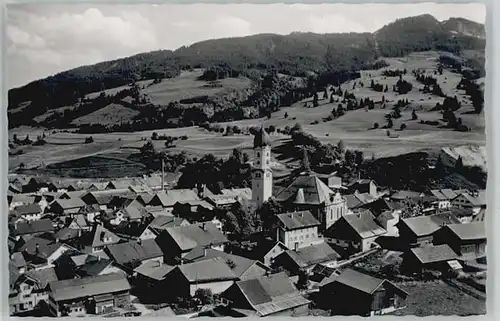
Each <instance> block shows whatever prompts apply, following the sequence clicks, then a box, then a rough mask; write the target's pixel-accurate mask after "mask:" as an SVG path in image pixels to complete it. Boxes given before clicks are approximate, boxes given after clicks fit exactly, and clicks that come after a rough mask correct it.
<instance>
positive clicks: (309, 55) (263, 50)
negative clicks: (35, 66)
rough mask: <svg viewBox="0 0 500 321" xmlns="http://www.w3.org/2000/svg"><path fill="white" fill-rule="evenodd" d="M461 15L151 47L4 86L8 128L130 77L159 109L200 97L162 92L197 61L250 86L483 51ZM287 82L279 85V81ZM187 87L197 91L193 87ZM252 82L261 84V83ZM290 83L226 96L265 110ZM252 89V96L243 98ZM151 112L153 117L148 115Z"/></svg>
mask: <svg viewBox="0 0 500 321" xmlns="http://www.w3.org/2000/svg"><path fill="white" fill-rule="evenodd" d="M466 22H467V20H464V19H461V20H460V19H458V20H457V19H455V20H452V19H450V20H448V21H445V22H443V23H441V22H439V21H438V20H436V19H435V18H434V17H432V16H430V15H422V16H416V17H410V18H405V19H400V20H397V21H395V22H393V23H391V24H388V25H386V26H384V27H383V28H381V29H380V30H378V31H376V32H375V33H373V34H370V33H345V34H314V33H301V32H294V33H292V34H289V35H286V36H283V35H275V34H259V35H253V36H247V37H238V38H225V39H215V40H207V41H202V42H198V43H195V44H193V45H191V46H187V47H181V48H179V49H177V50H175V51H169V50H162V51H154V52H149V53H143V54H139V55H135V56H132V57H127V58H123V59H117V60H114V61H108V62H102V63H99V64H96V65H92V66H83V67H79V68H76V69H73V70H69V71H66V72H62V73H60V74H57V75H55V76H51V77H48V78H45V79H41V80H37V81H34V82H32V83H30V84H27V85H26V86H23V87H20V88H15V89H11V90H9V93H8V96H9V105H8V110H9V128H14V127H17V126H20V125H32V126H37V125H40V124H39V123H36V122H33V121H32V119H34V118H36V119H44V117H43V115H44V114H45V113H47V112H50V111H51V110H54V109H57V108H61V107H63V106H73V105H76V104H79V101H80V102H81V101H82V99H83V98H84V97H85V100H88V99H95V97H96V96H97V95H99V94H100V92H103V91H105V92H106V94H107V95H110V94H112V95H115V94H116V93H118V92H119V91H120V90H128V89H130V86H128V84H130V83H131V82H135V83H137V84H138V85H139V86H140V87H141V86H142V87H144V88H143V89H144V90H143V91H142V92H141V94H142V95H150V97H148V98H145V100H147V99H150V100H149V101H150V103H151V104H150V107H151V108H152V109H155V110H160V109H165V108H166V107H167V106H168V105H169V104H170V103H175V102H176V101H179V100H181V99H183V100H185V99H191V98H197V97H199V96H200V95H199V92H201V96H205V95H206V94H205V93H204V92H203V90H200V89H199V88H201V87H202V86H203V84H202V83H200V84H194V83H193V84H191V85H190V87H189V88H186V91H185V92H184V93H179V90H177V92H176V93H174V94H173V95H170V94H169V90H170V88H166V87H167V86H166V85H165V84H168V83H169V81H168V78H175V77H177V78H175V80H174V81H173V82H172V83H175V82H177V80H178V79H181V78H178V76H179V75H180V73H181V70H191V69H192V68H198V67H203V68H210V67H211V66H223V68H225V70H226V71H227V72H228V73H231V74H232V73H234V72H236V73H238V74H241V75H242V76H247V77H248V78H250V79H252V80H253V81H254V82H257V83H256V84H255V85H261V84H260V81H261V80H262V73H263V72H266V71H269V70H271V69H272V70H276V71H278V72H280V73H281V74H286V75H291V76H306V75H308V74H310V73H311V72H313V73H316V74H318V75H320V76H321V75H322V74H325V73H326V74H329V75H328V77H327V78H328V79H330V81H328V80H326V81H323V83H325V84H328V83H336V82H344V81H345V80H349V79H351V78H352V76H348V77H344V78H342V77H340V78H342V79H340V78H339V77H338V76H335V77H334V78H332V77H330V76H331V75H332V74H339V73H340V72H343V71H349V72H351V71H358V70H363V69H371V68H373V67H374V64H375V63H376V62H377V60H378V59H379V58H380V57H399V56H403V55H406V54H409V53H411V52H415V51H425V50H433V49H436V50H445V51H450V52H453V53H454V54H457V55H458V54H460V53H461V52H468V54H469V55H472V54H476V52H477V51H478V50H479V51H481V50H484V45H485V41H484V39H481V38H478V37H476V36H474V35H475V34H477V33H478V32H479V31H477V32H476V31H474V32H473V30H476V29H478V28H475V27H474V28H473V27H469V25H470V26H474V23H472V22H471V23H470V24H468V23H466ZM478 30H479V29H478ZM483 56H484V54H483ZM472 60H473V63H470V65H473V66H477V65H478V64H477V63H476V62H477V61H478V62H479V63H481V62H482V61H484V59H483V60H481V57H479V58H476V57H474V59H472ZM354 77H355V76H354ZM229 78H230V79H231V81H226V80H220V81H226V83H225V84H222V86H223V87H224V86H226V87H229V88H231V89H233V90H229V91H226V90H224V91H223V93H224V94H222V96H224V95H225V94H226V93H227V94H229V95H231V96H233V97H230V100H231V101H232V100H234V93H235V91H238V90H245V91H246V90H247V89H248V88H249V85H246V84H243V83H241V81H239V80H237V79H238V77H233V76H230V77H229ZM332 79H337V80H336V81H334V80H332ZM157 80H162V83H160V84H153V86H152V87H148V86H150V85H151V82H152V81H157ZM245 81H246V80H245ZM325 84H324V85H325ZM309 85H310V84H308V88H307V90H308V91H309V93H310V92H311V89H312V88H311V87H309ZM324 85H323V86H324ZM217 86H218V85H217ZM287 86H288V85H286V84H282V85H281V86H280V87H282V88H285V87H287ZM193 87H194V88H195V89H196V90H193ZM288 87H289V86H288ZM288 87H287V88H288ZM292 87H293V86H292ZM205 89H206V87H205ZM212 89H213V88H212ZM254 89H255V90H257V91H261V90H264V88H262V87H259V88H254ZM289 90H290V89H289V88H288V89H283V90H281V91H280V92H278V93H277V92H276V91H275V89H273V90H272V91H271V92H265V93H264V94H262V93H260V92H258V93H255V92H254V93H252V92H245V93H244V94H243V95H241V94H238V95H237V96H238V99H236V100H235V101H234V102H233V105H234V104H236V105H243V106H248V107H257V108H260V109H261V110H260V111H259V112H257V114H256V115H259V114H262V113H263V112H264V113H267V112H269V110H271V111H272V110H273V108H274V107H272V106H271V107H269V106H268V105H269V101H270V100H275V101H278V102H279V103H275V104H278V105H283V102H282V101H281V100H282V99H285V100H286V101H290V102H292V103H293V102H295V101H297V100H298V99H297V97H288V96H287V95H289ZM207 92H208V96H211V95H213V94H215V93H218V92H219V94H218V96H219V97H218V98H216V99H215V100H216V102H215V103H213V105H215V108H219V109H220V108H222V109H226V108H229V107H230V106H228V103H227V102H224V101H223V100H224V99H223V98H224V97H221V94H220V91H217V90H207ZM252 94H254V95H253V96H251V97H247V95H252ZM255 95H256V96H255ZM262 96H264V97H262ZM293 96H295V94H294V95H293ZM168 97H171V98H172V99H171V100H170V98H168ZM255 97H259V98H258V99H256V98H255ZM167 98H168V99H167ZM221 99H222V100H221ZM86 104H87V105H88V104H89V102H88V101H87V102H86ZM104 106H105V105H103V106H102V107H104ZM259 106H260V107H259ZM262 106H264V107H262ZM102 107H100V106H94V107H93V108H91V109H89V111H88V113H91V112H94V111H95V110H96V109H98V108H102ZM234 112H235V113H236V114H238V115H249V114H255V112H254V111H246V112H245V111H244V112H241V111H234ZM85 113H86V111H85V109H83V108H80V110H79V111H78V113H77V115H75V116H78V117H82V116H84V114H85ZM176 113H178V112H176ZM233 114H234V113H233ZM141 117H142V116H141ZM74 118H75V117H73V119H74ZM154 118H159V117H158V115H155V116H154ZM174 118H175V117H174ZM64 123H65V122H59V125H58V127H57V128H61V127H60V126H63V125H64ZM67 123H68V124H69V123H71V121H69V122H67ZM42 125H45V124H42Z"/></svg>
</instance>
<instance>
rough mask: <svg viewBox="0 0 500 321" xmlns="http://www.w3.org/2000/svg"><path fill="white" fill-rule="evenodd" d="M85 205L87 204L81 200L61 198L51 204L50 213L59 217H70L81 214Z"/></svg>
mask: <svg viewBox="0 0 500 321" xmlns="http://www.w3.org/2000/svg"><path fill="white" fill-rule="evenodd" d="M85 205H86V204H85V203H84V202H83V201H82V200H81V199H80V198H70V199H63V198H59V199H55V200H54V201H53V202H52V203H50V204H49V209H50V212H52V213H54V214H57V215H70V214H76V213H79V212H80V210H81V209H82V208H83V207H85Z"/></svg>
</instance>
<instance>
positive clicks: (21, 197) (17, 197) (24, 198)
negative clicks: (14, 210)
mask: <svg viewBox="0 0 500 321" xmlns="http://www.w3.org/2000/svg"><path fill="white" fill-rule="evenodd" d="M7 199H8V200H9V204H12V203H18V202H21V203H23V204H33V203H36V202H37V199H38V198H37V197H36V196H34V195H30V194H14V195H10V196H9V197H8V198H7Z"/></svg>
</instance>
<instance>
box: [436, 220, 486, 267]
mask: <svg viewBox="0 0 500 321" xmlns="http://www.w3.org/2000/svg"><path fill="white" fill-rule="evenodd" d="M434 244H448V245H449V246H450V247H451V248H452V249H453V251H455V252H456V253H457V254H458V255H460V256H461V259H463V260H474V259H477V258H479V257H483V256H485V254H486V228H485V225H484V222H473V223H465V224H450V225H446V226H444V227H442V228H441V229H440V230H439V231H437V232H435V233H434Z"/></svg>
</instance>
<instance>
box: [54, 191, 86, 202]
mask: <svg viewBox="0 0 500 321" xmlns="http://www.w3.org/2000/svg"><path fill="white" fill-rule="evenodd" d="M86 193H87V191H85V190H76V191H67V192H64V193H62V194H61V195H60V196H59V198H60V199H65V200H69V199H73V198H80V199H81V198H82V196H83V195H85V194H86Z"/></svg>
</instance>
